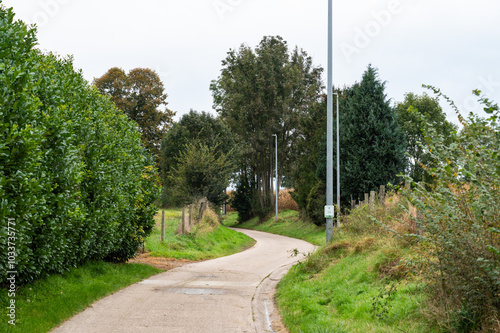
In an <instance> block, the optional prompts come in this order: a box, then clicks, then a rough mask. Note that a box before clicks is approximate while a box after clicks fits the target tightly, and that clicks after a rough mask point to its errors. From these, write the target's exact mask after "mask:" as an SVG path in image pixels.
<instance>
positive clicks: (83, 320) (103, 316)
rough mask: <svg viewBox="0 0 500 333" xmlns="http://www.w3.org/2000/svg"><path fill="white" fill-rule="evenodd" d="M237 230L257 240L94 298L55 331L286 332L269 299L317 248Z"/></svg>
mask: <svg viewBox="0 0 500 333" xmlns="http://www.w3.org/2000/svg"><path fill="white" fill-rule="evenodd" d="M238 231H241V232H243V233H245V234H247V235H248V236H250V237H252V238H254V239H255V240H256V241H257V243H256V244H255V246H254V247H252V248H251V249H248V250H246V251H243V252H241V253H238V254H235V255H232V256H228V257H224V258H219V259H214V260H209V261H204V262H198V263H193V264H187V265H184V266H181V267H177V268H175V269H172V270H170V271H167V272H164V273H161V274H159V275H156V276H153V277H151V278H149V279H147V280H144V281H142V282H139V283H137V284H135V285H132V286H130V287H128V288H125V289H123V290H121V291H119V292H117V293H115V294H113V295H110V296H108V297H106V298H104V299H102V300H100V301H97V302H96V303H94V304H92V305H91V306H90V307H89V308H87V309H86V310H85V311H83V312H82V313H80V314H78V315H76V316H74V317H73V318H71V319H69V320H68V321H66V322H64V323H63V324H62V325H61V326H59V327H57V328H56V329H55V330H53V332H55V333H63V332H66V333H67V332H95V333H107V332H120V333H121V332H134V333H135V332H152V333H155V332H168V333H170V332H173V333H174V332H179V333H198V332H199V333H243V332H248V333H249V332H252V333H253V332H259V333H260V332H276V333H278V332H280V333H282V332H286V330H285V329H284V328H283V326H282V324H281V320H280V317H279V315H278V313H277V311H276V309H275V306H274V302H273V295H274V291H275V286H276V284H277V283H278V282H279V280H280V279H281V278H282V277H283V275H284V274H285V273H286V272H287V271H288V270H289V269H290V267H292V266H293V265H294V264H295V263H296V262H297V261H298V260H302V259H304V258H305V256H304V254H307V253H309V252H312V251H314V249H315V248H314V246H313V245H311V244H309V243H307V242H304V241H301V240H297V239H293V238H288V237H283V236H277V235H272V234H268V233H264V232H259V231H253V230H241V229H239V230H238ZM294 249H296V250H297V251H298V253H299V255H298V256H294V255H293V253H294Z"/></svg>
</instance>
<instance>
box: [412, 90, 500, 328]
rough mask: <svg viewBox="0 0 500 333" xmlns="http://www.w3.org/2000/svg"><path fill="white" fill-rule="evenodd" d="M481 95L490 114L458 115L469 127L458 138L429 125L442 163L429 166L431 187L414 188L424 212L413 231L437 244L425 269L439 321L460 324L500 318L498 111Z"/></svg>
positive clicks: (488, 324)
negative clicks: (450, 139)
mask: <svg viewBox="0 0 500 333" xmlns="http://www.w3.org/2000/svg"><path fill="white" fill-rule="evenodd" d="M432 89H433V90H434V91H435V92H436V93H437V94H439V95H440V96H442V94H441V93H440V92H439V90H437V89H434V88H432ZM477 94H479V92H477ZM445 98H446V99H447V100H448V101H449V99H448V98H447V97H445ZM481 101H482V102H483V103H484V104H485V111H486V112H488V113H490V117H489V118H488V119H482V118H479V117H477V116H475V115H473V114H471V115H470V116H469V117H468V119H465V118H463V117H462V116H461V115H459V119H460V120H461V122H462V125H463V129H462V131H461V132H460V133H459V135H458V136H457V140H456V141H455V142H453V143H452V144H447V143H446V138H445V137H444V136H443V135H442V134H440V133H439V132H438V130H436V129H434V128H433V127H432V126H429V127H428V128H426V140H427V145H428V147H429V151H430V153H431V157H432V159H433V160H435V161H439V163H437V164H436V165H431V168H430V169H429V174H430V175H431V176H432V178H433V182H432V187H431V188H430V189H428V187H429V186H427V188H426V186H425V184H424V185H418V186H415V189H414V190H413V191H412V192H411V193H408V196H409V198H410V200H411V201H412V202H413V203H414V204H415V205H416V206H417V208H418V209H419V211H420V212H421V213H422V219H421V220H418V221H417V223H418V226H419V229H420V234H419V235H414V237H417V238H418V239H420V240H421V242H422V243H423V244H424V245H425V246H427V247H429V248H430V251H431V255H430V256H429V258H428V261H427V268H428V270H427V271H426V273H427V275H428V279H429V280H430V281H432V288H433V289H432V294H433V295H434V300H435V302H436V303H437V304H438V305H439V306H440V307H441V308H444V309H445V312H444V313H439V314H440V316H437V317H438V318H437V321H439V322H440V323H441V324H442V325H443V326H447V328H448V329H450V330H452V331H458V332H476V331H484V332H486V331H490V330H493V329H494V328H496V329H498V321H499V318H500V298H499V295H500V255H499V253H500V235H499V233H500V232H499V230H500V225H499V221H500V159H499V154H500V126H499V122H498V116H499V111H498V106H497V105H495V104H493V103H492V102H490V101H489V100H487V99H484V98H482V99H481ZM452 106H454V104H452ZM455 109H456V108H455ZM456 111H457V112H458V110H457V109H456Z"/></svg>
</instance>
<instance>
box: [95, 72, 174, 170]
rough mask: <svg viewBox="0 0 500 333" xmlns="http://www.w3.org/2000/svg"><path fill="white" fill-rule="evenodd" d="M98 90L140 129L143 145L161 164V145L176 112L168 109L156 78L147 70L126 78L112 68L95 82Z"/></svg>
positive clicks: (155, 74)
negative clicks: (108, 97)
mask: <svg viewBox="0 0 500 333" xmlns="http://www.w3.org/2000/svg"><path fill="white" fill-rule="evenodd" d="M94 84H95V85H96V87H97V89H99V91H100V92H101V93H102V94H104V95H108V96H110V98H111V100H112V101H113V102H115V104H116V106H117V107H118V108H119V109H121V110H123V111H124V112H125V114H126V115H127V116H128V117H129V118H130V119H132V120H134V121H135V122H136V123H137V125H138V126H139V130H140V132H141V136H142V141H143V143H144V145H145V146H146V147H147V148H148V149H149V150H150V151H151V152H152V153H153V155H154V156H156V159H157V163H158V164H159V161H160V157H159V156H160V145H161V140H162V138H163V136H164V135H165V133H166V131H167V130H168V128H169V127H170V125H171V124H172V121H173V116H174V115H175V112H173V111H171V110H169V109H168V108H167V107H166V106H167V104H168V103H167V101H166V100H167V94H166V93H165V92H164V86H163V83H162V82H161V79H160V77H159V76H158V74H157V73H156V72H155V71H153V70H151V69H149V68H135V69H132V70H131V71H130V72H129V73H128V75H127V74H126V73H125V71H124V70H123V69H120V68H117V67H113V68H111V69H110V70H109V71H108V72H107V73H106V74H104V75H103V76H101V77H100V78H97V79H95V80H94Z"/></svg>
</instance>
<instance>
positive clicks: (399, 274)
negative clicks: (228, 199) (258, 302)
mask: <svg viewBox="0 0 500 333" xmlns="http://www.w3.org/2000/svg"><path fill="white" fill-rule="evenodd" d="M371 214H372V213H371V212H369V209H368V207H367V206H365V207H363V208H360V209H357V210H355V211H354V212H353V213H352V214H351V215H349V216H346V217H345V218H344V220H343V224H342V227H341V228H339V229H335V230H334V239H333V241H332V243H330V244H328V245H325V238H326V235H325V229H324V227H317V226H315V225H314V224H312V223H309V222H305V221H303V220H302V219H301V218H300V216H299V214H298V213H297V212H295V211H283V212H281V213H280V214H279V219H278V221H277V222H276V221H274V217H272V218H270V219H269V220H266V221H264V222H263V223H259V221H258V220H257V219H253V220H250V221H248V222H245V223H242V224H237V223H236V220H237V214H230V215H229V216H228V217H227V219H226V220H225V223H226V224H229V225H234V226H236V227H242V228H249V229H255V230H261V231H267V232H272V233H277V234H282V235H286V236H290V237H295V238H300V239H304V240H307V241H309V242H311V243H313V244H316V245H320V246H321V247H320V249H319V250H318V251H317V252H316V253H314V254H312V255H310V257H309V258H308V259H307V260H306V261H304V262H302V263H300V264H298V265H297V266H295V267H294V268H292V269H291V270H290V272H289V273H288V274H287V275H286V276H285V277H284V278H283V280H282V281H281V282H280V283H279V285H278V291H277V295H276V299H277V303H278V307H279V309H280V311H281V314H282V316H283V321H284V323H285V325H286V326H287V327H288V329H289V330H290V332H291V333H306V332H307V333H315V332H318V333H319V332H336V333H343V332H349V333H351V332H359V333H365V332H422V333H423V332H426V333H427V332H435V331H436V330H435V329H433V328H432V327H429V326H428V325H427V324H426V322H427V320H426V317H424V315H423V314H422V311H421V308H422V306H423V304H424V303H425V301H426V298H425V292H424V284H423V283H422V281H421V280H420V278H419V276H417V275H414V274H413V272H415V271H417V266H416V264H415V262H416V261H418V258H417V257H418V255H417V250H416V249H414V248H412V247H411V246H410V245H409V244H407V243H404V242H402V241H400V240H398V239H396V238H394V237H393V235H392V234H390V233H388V232H386V231H385V230H384V229H383V228H380V227H379V226H378V225H375V224H374V223H373V222H372V220H371V218H370V215H371ZM376 214H379V215H380V214H382V215H383V216H378V217H380V218H382V219H386V220H387V219H389V216H388V215H390V214H395V215H398V214H401V212H400V211H398V210H397V209H393V210H390V209H389V210H384V211H382V210H380V211H377V213H376ZM376 214H375V215H376Z"/></svg>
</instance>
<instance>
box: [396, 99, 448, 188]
mask: <svg viewBox="0 0 500 333" xmlns="http://www.w3.org/2000/svg"><path fill="white" fill-rule="evenodd" d="M395 111H396V114H397V119H398V123H399V127H400V128H401V129H402V131H403V132H404V134H405V138H406V152H407V154H408V167H407V174H408V175H409V176H410V177H411V178H412V179H413V180H414V181H416V182H419V181H422V180H424V181H426V182H427V183H429V182H430V181H431V179H430V176H429V174H428V172H427V171H426V170H425V169H424V167H423V166H425V167H427V168H428V167H430V166H431V165H430V164H432V163H433V159H432V157H431V154H430V152H429V148H428V144H427V142H426V140H425V137H426V135H425V128H426V127H427V126H428V125H431V126H432V127H433V128H434V130H435V131H437V132H438V133H439V134H440V135H443V136H444V139H445V143H446V144H447V145H449V144H450V143H451V142H452V141H453V133H454V132H456V130H457V128H456V126H455V125H453V124H452V123H450V122H449V121H447V120H446V114H445V113H444V112H443V109H442V108H441V106H440V105H439V99H438V97H430V96H429V95H427V94H425V93H424V94H423V95H421V96H419V95H416V94H413V93H408V94H406V95H405V100H404V101H403V102H401V103H396V106H395Z"/></svg>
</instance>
